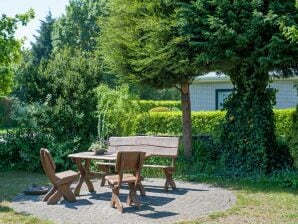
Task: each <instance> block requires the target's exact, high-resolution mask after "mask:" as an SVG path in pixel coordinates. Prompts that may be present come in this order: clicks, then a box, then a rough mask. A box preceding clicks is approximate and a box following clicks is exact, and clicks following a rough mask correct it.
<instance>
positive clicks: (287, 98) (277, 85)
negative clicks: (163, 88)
mask: <svg viewBox="0 0 298 224" xmlns="http://www.w3.org/2000/svg"><path fill="white" fill-rule="evenodd" d="M295 84H297V85H298V76H296V77H291V78H284V79H274V80H273V82H272V83H270V84H269V85H268V88H274V89H277V93H276V105H275V108H277V109H282V108H290V107H296V105H297V103H298V95H297V88H296V87H294V85H295ZM232 89H233V85H232V83H231V81H230V79H229V78H228V77H227V76H225V75H217V74H216V73H215V72H210V73H208V74H206V75H203V76H198V77H196V78H195V80H194V81H193V83H192V84H191V85H190V100H191V110H192V111H199V110H207V111H210V110H219V109H221V108H222V106H223V102H224V100H225V98H226V97H227V96H228V95H229V94H230V93H231V92H232Z"/></svg>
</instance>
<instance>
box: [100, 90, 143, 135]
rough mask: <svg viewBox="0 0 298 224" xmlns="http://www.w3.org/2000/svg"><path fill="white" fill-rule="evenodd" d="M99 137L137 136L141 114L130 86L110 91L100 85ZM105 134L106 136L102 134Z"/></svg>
mask: <svg viewBox="0 0 298 224" xmlns="http://www.w3.org/2000/svg"><path fill="white" fill-rule="evenodd" d="M96 92H97V96H98V118H99V123H98V124H99V125H98V126H99V127H98V130H100V131H99V133H98V134H99V137H100V138H105V139H106V138H108V137H109V136H127V135H133V134H135V126H136V122H137V120H136V119H135V117H136V115H137V114H138V112H139V106H138V104H137V102H138V101H136V100H134V98H133V97H132V96H131V95H130V94H129V89H128V86H121V87H118V88H116V89H110V88H109V87H108V86H106V85H100V86H99V87H98V88H97V89H96ZM100 132H104V134H102V133H100Z"/></svg>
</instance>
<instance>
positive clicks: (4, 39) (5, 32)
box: [0, 9, 34, 95]
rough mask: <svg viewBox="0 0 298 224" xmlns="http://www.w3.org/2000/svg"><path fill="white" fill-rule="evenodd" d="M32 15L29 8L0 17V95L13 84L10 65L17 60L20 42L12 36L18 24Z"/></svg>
mask: <svg viewBox="0 0 298 224" xmlns="http://www.w3.org/2000/svg"><path fill="white" fill-rule="evenodd" d="M33 17H34V11H33V10H32V9H31V10H29V11H28V12H27V13H24V14H18V15H16V16H15V17H8V16H6V15H4V14H3V15H2V16H1V17H0V52H1V53H0V95H5V94H8V93H9V92H10V91H11V88H12V84H13V71H12V65H13V64H14V63H15V62H16V61H17V60H18V58H19V54H20V47H21V42H20V41H19V40H17V39H15V37H14V33H15V31H16V29H17V26H18V25H19V24H21V25H26V24H27V22H28V21H29V20H30V19H32V18H33Z"/></svg>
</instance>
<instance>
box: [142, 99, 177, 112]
mask: <svg viewBox="0 0 298 224" xmlns="http://www.w3.org/2000/svg"><path fill="white" fill-rule="evenodd" d="M138 103H139V105H140V108H141V111H142V112H148V111H149V110H151V109H152V108H155V107H167V108H169V109H170V110H175V109H179V110H181V102H180V101H173V100H168V101H162V100H159V101H155V100H140V101H138Z"/></svg>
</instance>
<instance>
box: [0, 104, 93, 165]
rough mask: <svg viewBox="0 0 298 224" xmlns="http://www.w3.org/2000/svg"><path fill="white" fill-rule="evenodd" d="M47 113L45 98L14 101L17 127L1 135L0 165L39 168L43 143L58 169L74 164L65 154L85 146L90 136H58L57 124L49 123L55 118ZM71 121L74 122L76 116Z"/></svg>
mask: <svg viewBox="0 0 298 224" xmlns="http://www.w3.org/2000/svg"><path fill="white" fill-rule="evenodd" d="M50 113H53V110H52V108H51V107H49V105H48V104H47V102H46V103H44V104H40V103H34V104H30V105H26V104H25V103H22V102H19V101H16V102H15V103H14V105H13V111H12V118H13V119H15V120H16V122H17V126H18V127H17V128H15V129H13V130H11V131H9V132H8V134H7V135H5V136H4V140H5V141H6V143H5V144H0V156H1V158H3V159H2V160H1V162H0V169H2V170H3V169H22V170H30V171H38V170H40V168H41V167H40V158H39V150H40V148H41V147H43V148H48V149H49V150H50V151H51V153H52V156H53V158H54V160H55V162H56V164H57V169H58V170H65V169H68V168H69V167H70V166H71V165H73V163H72V162H71V161H70V160H69V159H68V158H67V155H68V154H70V153H73V152H78V151H79V150H81V151H82V150H87V148H88V145H89V144H90V140H89V139H85V138H81V136H74V135H68V136H67V138H66V137H65V136H57V130H56V129H57V127H58V126H55V124H52V123H53V122H54V121H53V120H51V119H52V117H50V116H49V114H50ZM61 116H63V114H61ZM73 122H76V120H75V118H74V120H73ZM51 125H53V126H51ZM59 128H61V129H63V128H64V127H61V126H60V127H59ZM58 133H60V132H58ZM88 140H89V141H88Z"/></svg>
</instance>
